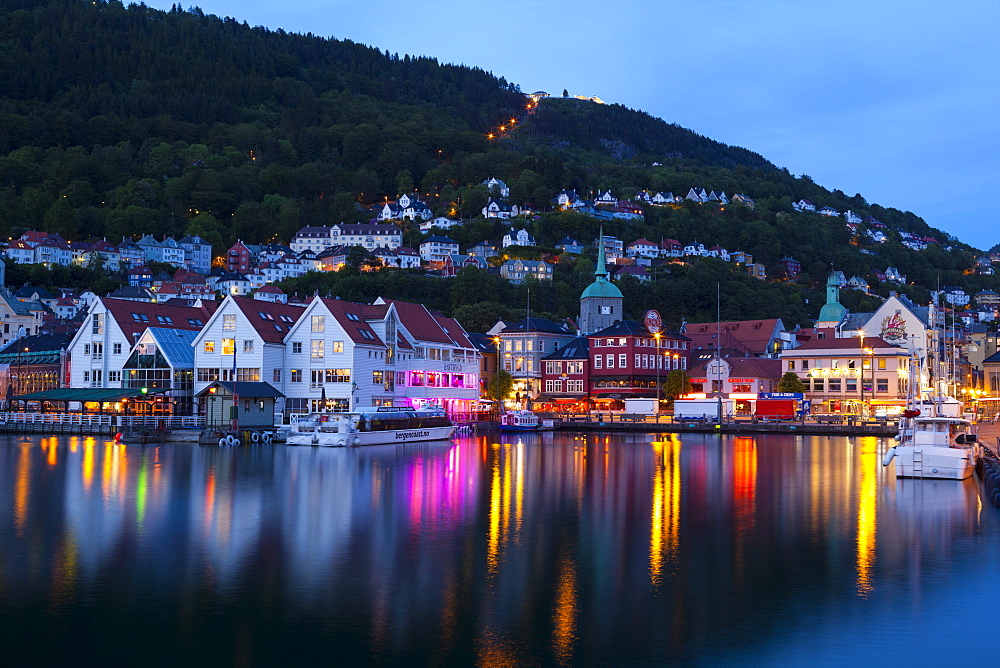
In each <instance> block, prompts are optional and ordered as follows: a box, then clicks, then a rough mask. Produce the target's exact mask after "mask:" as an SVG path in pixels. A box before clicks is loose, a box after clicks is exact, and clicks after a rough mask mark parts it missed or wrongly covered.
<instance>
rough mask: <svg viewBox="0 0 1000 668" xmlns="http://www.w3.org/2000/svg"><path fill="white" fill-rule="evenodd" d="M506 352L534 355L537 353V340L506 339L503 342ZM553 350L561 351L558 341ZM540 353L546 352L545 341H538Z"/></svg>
mask: <svg viewBox="0 0 1000 668" xmlns="http://www.w3.org/2000/svg"><path fill="white" fill-rule="evenodd" d="M503 349H504V351H506V352H508V353H510V352H514V353H521V352H524V353H533V352H535V340H534V339H504V342H503ZM552 350H559V342H558V341H556V342H555V343H554V344H553V348H552ZM538 352H540V353H544V352H545V339H539V340H538Z"/></svg>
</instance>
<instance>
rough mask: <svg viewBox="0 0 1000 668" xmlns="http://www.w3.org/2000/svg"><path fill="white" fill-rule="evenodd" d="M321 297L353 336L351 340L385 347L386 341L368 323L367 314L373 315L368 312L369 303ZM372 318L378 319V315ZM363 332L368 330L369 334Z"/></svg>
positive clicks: (340, 323) (365, 344) (349, 334)
mask: <svg viewBox="0 0 1000 668" xmlns="http://www.w3.org/2000/svg"><path fill="white" fill-rule="evenodd" d="M321 299H322V300H323V305H324V306H326V308H327V310H328V311H330V313H331V315H333V317H334V318H336V319H337V323H338V324H339V325H340V326H341V327H342V328H343V329H344V331H345V332H347V335H348V336H349V337H351V341H353V342H354V343H356V344H360V345H363V346H381V347H385V342H383V341H382V339H381V337H379V335H378V334H377V333H376V332H375V330H373V329H372V327H371V325H370V324H369V323H368V319H369V318H367V317H366V316H368V315H371V314H370V313H369V312H367V309H369V308H370V307H369V305H368V304H359V303H357V302H348V301H344V300H342V299H330V298H329V297H322V298H321ZM371 319H372V320H374V319H377V316H374V317H372V318H371ZM362 332H367V334H363V333H362Z"/></svg>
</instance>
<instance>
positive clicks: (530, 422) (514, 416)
mask: <svg viewBox="0 0 1000 668" xmlns="http://www.w3.org/2000/svg"><path fill="white" fill-rule="evenodd" d="M539 426H540V421H539V419H538V416H537V415H535V414H534V413H532V412H531V411H526V410H519V411H507V412H506V413H504V414H503V415H501V416H500V431H508V432H512V431H537V430H538V427H539Z"/></svg>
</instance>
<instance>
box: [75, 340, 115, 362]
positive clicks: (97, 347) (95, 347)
mask: <svg viewBox="0 0 1000 668" xmlns="http://www.w3.org/2000/svg"><path fill="white" fill-rule="evenodd" d="M111 350H112V353H113V354H114V355H121V354H122V344H120V343H114V344H112V345H111ZM83 354H84V356H93V358H94V359H95V360H99V359H104V344H103V343H97V342H95V343H93V344H91V343H85V344H83Z"/></svg>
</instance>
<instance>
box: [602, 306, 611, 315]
mask: <svg viewBox="0 0 1000 668" xmlns="http://www.w3.org/2000/svg"><path fill="white" fill-rule="evenodd" d="M601 315H611V307H610V306H602V307H601Z"/></svg>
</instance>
